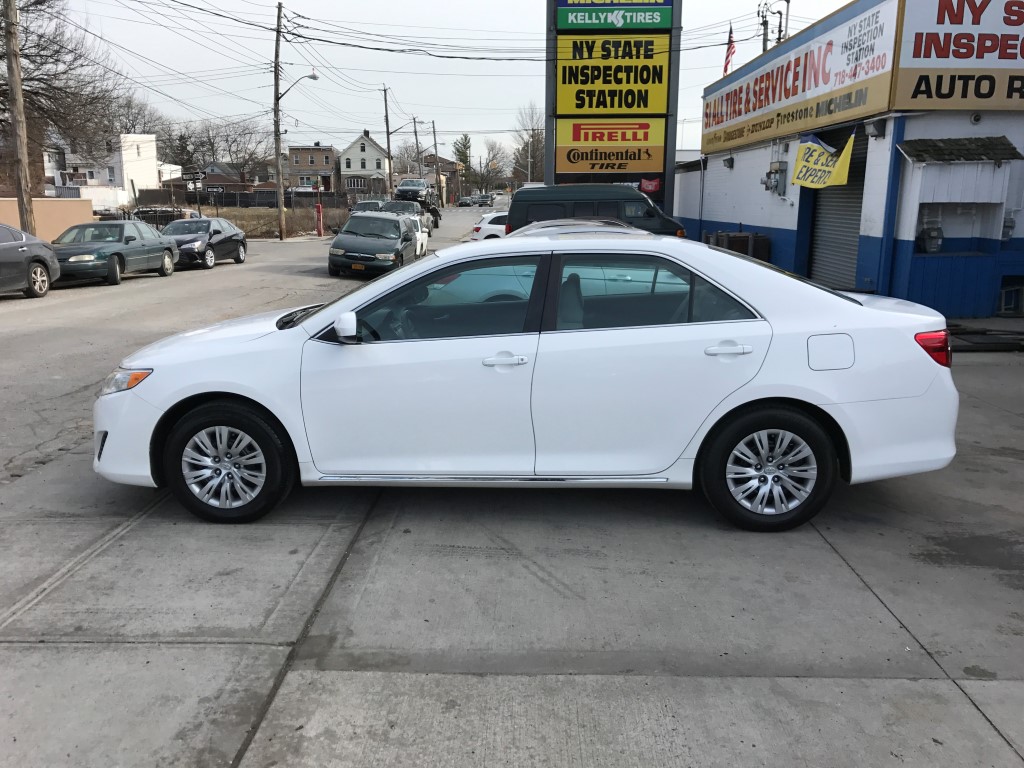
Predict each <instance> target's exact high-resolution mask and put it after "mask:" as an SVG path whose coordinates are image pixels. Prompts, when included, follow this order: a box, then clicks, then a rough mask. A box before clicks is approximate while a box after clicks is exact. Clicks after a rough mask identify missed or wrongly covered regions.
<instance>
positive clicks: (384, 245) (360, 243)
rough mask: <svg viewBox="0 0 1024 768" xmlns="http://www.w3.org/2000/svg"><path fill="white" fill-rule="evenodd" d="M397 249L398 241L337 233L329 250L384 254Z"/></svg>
mask: <svg viewBox="0 0 1024 768" xmlns="http://www.w3.org/2000/svg"><path fill="white" fill-rule="evenodd" d="M396 247H398V240H389V239H386V238H383V237H364V236H363V235H350V234H347V233H345V232H339V233H338V234H337V236H336V237H335V238H334V241H333V242H332V243H331V248H342V249H344V250H346V251H352V252H353V253H384V252H385V251H393V250H395V248H396Z"/></svg>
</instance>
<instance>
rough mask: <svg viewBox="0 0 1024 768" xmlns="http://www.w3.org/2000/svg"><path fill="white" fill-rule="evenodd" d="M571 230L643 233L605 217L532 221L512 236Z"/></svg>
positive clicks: (629, 225) (631, 226) (622, 222)
mask: <svg viewBox="0 0 1024 768" xmlns="http://www.w3.org/2000/svg"><path fill="white" fill-rule="evenodd" d="M555 228H561V229H571V230H575V231H577V232H607V231H608V230H609V229H625V230H627V231H629V232H644V231H646V230H642V229H640V228H639V227H634V226H633V225H631V224H627V223H626V222H624V221H619V220H618V219H610V218H605V217H593V218H591V217H587V216H580V217H576V218H572V219H547V220H545V221H534V222H531V223H529V224H527V225H526V226H523V227H520V228H519V229H517V230H516V231H515V232H513V234H516V235H520V236H522V235H524V234H528V233H530V232H536V231H537V230H539V229H555Z"/></svg>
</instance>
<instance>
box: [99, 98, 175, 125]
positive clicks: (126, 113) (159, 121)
mask: <svg viewBox="0 0 1024 768" xmlns="http://www.w3.org/2000/svg"><path fill="white" fill-rule="evenodd" d="M112 106H113V111H112V112H111V125H110V128H111V131H112V132H113V133H114V134H122V133H152V134H158V135H159V133H160V132H161V131H163V130H165V129H166V128H167V127H168V126H169V125H170V121H169V120H168V119H167V118H166V117H165V116H164V115H163V113H161V112H160V110H158V109H156V107H153V106H151V105H150V104H149V102H147V101H146V100H145V99H143V98H140V97H139V96H138V95H136V94H135V93H133V92H127V93H124V94H122V95H121V96H119V97H117V98H116V99H115V100H114V103H113V105H112Z"/></svg>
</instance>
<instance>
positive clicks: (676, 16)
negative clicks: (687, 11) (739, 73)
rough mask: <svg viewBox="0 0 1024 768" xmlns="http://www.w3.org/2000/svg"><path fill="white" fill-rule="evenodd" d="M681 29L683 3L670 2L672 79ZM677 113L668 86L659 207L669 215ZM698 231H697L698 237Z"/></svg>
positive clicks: (672, 91) (675, 98)
mask: <svg viewBox="0 0 1024 768" xmlns="http://www.w3.org/2000/svg"><path fill="white" fill-rule="evenodd" d="M682 29H683V4H682V2H681V0H676V2H674V3H672V32H671V34H670V35H669V38H670V40H671V42H670V43H669V57H668V61H669V64H668V71H669V72H671V73H673V77H672V80H673V81H674V80H675V76H674V75H675V73H677V72H679V53H680V51H679V47H680V45H682V42H681V40H680V38H681V32H682ZM678 115H679V89H678V88H675V87H673V88H669V91H668V117H667V118H666V120H665V197H664V200H665V202H664V204H663V205H662V207H661V209H662V210H663V211H664V212H665V213H666V214H668V215H669V216H674V207H675V197H676V131H677V127H678V123H677V121H678V119H679V118H678ZM699 236H700V233H698V237H699Z"/></svg>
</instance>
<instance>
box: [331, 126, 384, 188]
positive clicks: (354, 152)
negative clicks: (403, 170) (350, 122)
mask: <svg viewBox="0 0 1024 768" xmlns="http://www.w3.org/2000/svg"><path fill="white" fill-rule="evenodd" d="M390 173H391V163H390V162H389V161H388V152H387V150H386V149H384V147H382V146H381V145H380V144H378V143H377V142H376V141H374V140H373V139H372V138H371V137H370V132H369V131H366V130H364V131H363V134H362V136H360V137H359V138H357V139H356V140H355V141H353V142H352V143H351V144H349V145H348V148H347V149H345V151H344V152H342V153H341V155H340V156H339V158H338V178H339V179H340V184H339V187H340V189H342V190H343V191H345V192H348V193H350V194H355V195H385V194H387V192H388V174H390Z"/></svg>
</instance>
